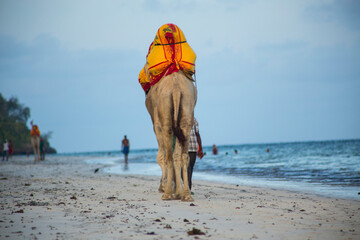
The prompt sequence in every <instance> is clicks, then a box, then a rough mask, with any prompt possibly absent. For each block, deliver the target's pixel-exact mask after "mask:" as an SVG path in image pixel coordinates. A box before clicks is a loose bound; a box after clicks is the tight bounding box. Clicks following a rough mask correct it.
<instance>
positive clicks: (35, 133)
mask: <svg viewBox="0 0 360 240" xmlns="http://www.w3.org/2000/svg"><path fill="white" fill-rule="evenodd" d="M30 124H31V131H30V140H31V145H32V147H33V149H34V156H35V162H36V161H40V130H39V127H38V126H37V125H36V124H33V122H32V121H31V122H30Z"/></svg>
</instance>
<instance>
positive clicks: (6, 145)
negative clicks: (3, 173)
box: [2, 139, 9, 161]
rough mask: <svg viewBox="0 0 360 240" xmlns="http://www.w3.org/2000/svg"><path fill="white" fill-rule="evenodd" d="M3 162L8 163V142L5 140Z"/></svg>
mask: <svg viewBox="0 0 360 240" xmlns="http://www.w3.org/2000/svg"><path fill="white" fill-rule="evenodd" d="M2 160H3V161H4V160H6V161H9V143H8V140H7V139H6V140H5V142H4V145H3V159H2Z"/></svg>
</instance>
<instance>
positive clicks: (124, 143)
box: [121, 135, 130, 164]
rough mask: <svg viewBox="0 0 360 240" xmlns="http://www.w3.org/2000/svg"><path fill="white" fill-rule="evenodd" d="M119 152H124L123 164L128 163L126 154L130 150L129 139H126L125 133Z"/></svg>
mask: <svg viewBox="0 0 360 240" xmlns="http://www.w3.org/2000/svg"><path fill="white" fill-rule="evenodd" d="M121 152H122V153H124V156H125V164H127V163H128V154H129V152H130V141H129V139H127V137H126V135H125V136H124V139H123V140H122V142H121Z"/></svg>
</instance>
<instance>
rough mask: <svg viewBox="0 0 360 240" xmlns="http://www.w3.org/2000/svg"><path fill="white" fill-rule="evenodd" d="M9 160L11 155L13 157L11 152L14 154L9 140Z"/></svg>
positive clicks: (12, 145)
mask: <svg viewBox="0 0 360 240" xmlns="http://www.w3.org/2000/svg"><path fill="white" fill-rule="evenodd" d="M8 145H9V158H10V159H12V155H13V152H14V144H13V143H12V141H11V140H9V143H8Z"/></svg>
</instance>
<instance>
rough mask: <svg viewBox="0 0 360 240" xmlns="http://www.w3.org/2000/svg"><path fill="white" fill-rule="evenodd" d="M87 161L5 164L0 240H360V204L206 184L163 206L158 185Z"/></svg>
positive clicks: (0, 182)
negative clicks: (190, 199)
mask: <svg viewBox="0 0 360 240" xmlns="http://www.w3.org/2000/svg"><path fill="white" fill-rule="evenodd" d="M83 160H84V157H66V156H49V157H47V159H46V161H43V162H39V163H37V164H34V163H33V159H32V157H30V158H27V157H26V156H16V157H13V159H11V160H10V161H9V162H0V199H1V209H0V239H326V240H329V239H360V233H359V231H360V229H359V226H360V216H359V212H360V211H359V210H360V201H355V200H346V199H336V198H327V197H321V196H316V195H310V194H306V193H301V192H291V191H283V190H276V189H269V188H259V187H249V186H242V185H240V186H239V185H230V184H219V183H212V182H204V181H194V183H193V191H194V193H195V194H194V195H193V197H194V199H195V202H193V203H189V202H181V201H178V200H173V201H162V200H161V194H160V193H158V192H157V189H158V183H159V177H150V176H139V175H114V174H112V175H110V174H108V173H104V172H102V171H101V169H102V168H103V167H105V166H104V165H101V164H98V165H90V164H86V163H84V161H83ZM95 169H99V171H97V172H96V173H95Z"/></svg>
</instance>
